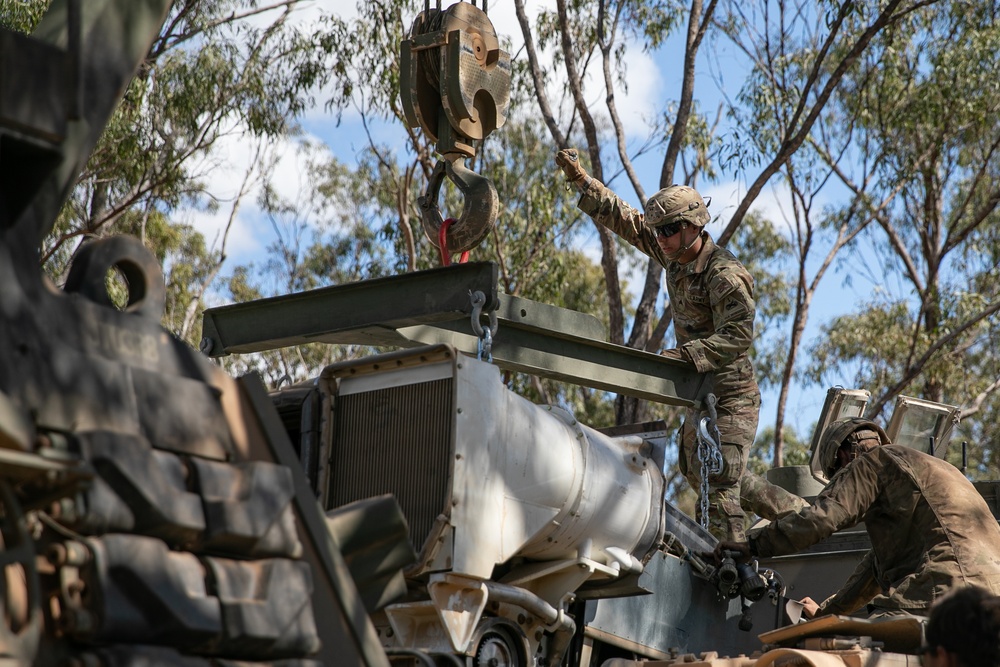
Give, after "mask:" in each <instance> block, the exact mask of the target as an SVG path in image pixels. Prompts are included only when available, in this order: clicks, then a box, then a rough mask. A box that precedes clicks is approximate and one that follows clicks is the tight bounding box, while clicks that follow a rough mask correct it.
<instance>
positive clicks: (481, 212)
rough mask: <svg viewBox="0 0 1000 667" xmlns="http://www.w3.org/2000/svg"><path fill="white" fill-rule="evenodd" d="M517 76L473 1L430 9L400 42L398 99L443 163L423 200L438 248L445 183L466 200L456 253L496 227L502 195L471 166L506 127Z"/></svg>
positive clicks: (452, 243)
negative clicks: (494, 133)
mask: <svg viewBox="0 0 1000 667" xmlns="http://www.w3.org/2000/svg"><path fill="white" fill-rule="evenodd" d="M484 7H485V3H484ZM510 72H511V65H510V55H509V54H508V53H507V52H505V51H503V50H501V49H500V40H499V39H498V37H497V34H496V31H495V29H494V28H493V24H492V22H490V20H489V18H488V17H487V15H486V12H484V11H483V10H481V9H479V8H477V7H476V6H475V5H474V4H469V3H468V2H457V3H455V4H453V5H452V6H451V7H449V8H448V9H446V10H444V11H442V10H441V9H440V2H438V8H437V9H431V8H430V3H429V1H428V2H426V3H425V10H424V11H423V12H421V13H420V14H418V15H417V18H416V19H415V20H414V21H413V25H412V26H411V27H410V35H409V38H408V39H405V40H403V42H401V43H400V82H399V93H400V102H401V103H402V107H403V112H404V115H405V117H406V122H407V124H408V125H409V126H410V127H414V128H417V127H419V128H421V129H422V130H423V131H424V132H425V133H426V134H427V136H429V137H430V138H431V139H433V140H434V141H435V142H436V151H437V153H438V154H439V155H440V156H441V159H440V160H439V161H438V163H437V165H436V166H435V168H434V171H433V172H432V174H431V177H430V180H429V182H428V184H427V190H426V191H425V192H424V194H423V196H421V197H420V198H419V200H418V203H419V205H420V217H421V221H422V222H423V227H424V232H425V233H426V234H427V236H428V238H429V239H430V240H431V242H432V243H434V245H438V243H439V242H438V231H439V230H440V228H441V225H442V224H443V222H444V217H445V216H443V215H442V214H441V211H440V209H439V207H438V199H439V195H440V192H441V185H442V184H443V182H444V179H445V178H448V179H449V180H451V182H452V183H453V184H454V185H455V187H456V188H457V189H458V190H459V192H461V194H462V195H463V197H464V198H465V203H464V206H463V209H462V214H461V216H459V217H458V218H457V221H456V222H455V223H454V224H453V225H451V226H450V227H449V228H448V230H447V236H446V238H447V246H448V250H449V251H450V252H463V251H465V250H470V249H471V248H474V247H476V246H477V245H479V243H480V242H481V241H482V240H483V239H484V238H485V237H486V235H487V234H489V232H490V230H491V229H492V228H493V225H494V224H495V223H496V218H497V214H498V212H499V201H498V198H497V193H496V188H494V187H493V184H492V182H490V180H489V179H488V178H487V177H485V176H483V175H481V174H477V173H476V172H474V171H472V170H471V169H469V168H468V167H467V166H466V164H465V161H466V159H468V158H473V157H475V155H476V150H477V144H479V143H481V142H482V140H483V139H485V138H486V136H487V135H488V134H489V133H490V132H492V131H493V130H495V129H497V128H498V127H500V126H502V125H503V124H504V122H506V120H507V110H508V108H509V106H510Z"/></svg>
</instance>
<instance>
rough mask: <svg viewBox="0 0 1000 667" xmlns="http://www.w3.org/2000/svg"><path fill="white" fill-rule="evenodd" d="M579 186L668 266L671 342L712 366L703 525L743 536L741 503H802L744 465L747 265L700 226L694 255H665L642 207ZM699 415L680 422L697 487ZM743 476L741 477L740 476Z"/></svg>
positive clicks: (749, 423) (775, 508)
mask: <svg viewBox="0 0 1000 667" xmlns="http://www.w3.org/2000/svg"><path fill="white" fill-rule="evenodd" d="M580 191H581V193H582V196H581V198H580V203H579V207H580V210H582V211H583V212H585V213H587V214H589V215H590V216H591V217H592V218H593V219H594V220H595V221H596V222H598V223H600V224H602V225H604V226H605V227H607V228H608V229H610V230H611V231H613V232H615V233H616V234H618V235H619V236H621V237H622V238H623V239H624V240H625V241H627V242H628V243H630V244H632V245H633V246H635V247H636V248H638V249H639V250H641V251H642V252H644V253H645V254H647V255H649V256H650V257H652V258H653V259H655V260H656V261H657V262H659V263H660V264H661V265H662V266H663V267H664V268H665V269H666V274H667V294H668V296H669V297H670V306H671V309H672V311H673V319H674V331H675V335H676V338H677V347H678V348H679V349H680V350H682V351H683V352H684V353H686V355H687V356H688V357H690V359H691V360H692V361H693V362H694V366H695V368H696V369H697V370H698V372H699V373H709V372H711V373H714V374H715V390H714V393H715V395H716V398H717V399H718V404H717V408H716V409H717V411H718V421H717V424H718V427H719V435H720V436H721V441H722V442H721V444H722V458H723V460H724V466H723V470H722V472H721V473H720V474H719V475H715V476H712V477H710V478H709V484H710V491H709V503H710V510H709V531H710V532H711V533H712V534H713V535H714V536H715V537H717V538H718V539H720V540H731V541H744V540H745V532H744V531H745V515H744V512H743V507H747V508H748V509H752V510H754V511H755V512H757V513H758V514H759V515H760V516H763V517H764V518H768V519H773V518H775V517H776V516H778V515H779V514H781V513H782V512H787V511H791V510H794V509H797V508H798V507H799V506H804V505H805V504H806V503H805V502H804V501H802V500H801V499H800V498H798V496H795V495H793V494H790V493H788V492H786V491H783V490H782V489H780V488H778V487H775V486H774V485H772V484H769V483H768V482H766V481H765V480H763V479H761V478H760V477H757V476H756V475H752V473H749V472H747V470H746V459H747V455H748V453H749V451H750V446H751V445H752V444H753V439H754V436H755V434H756V433H757V418H758V413H759V411H760V390H759V389H758V388H757V381H756V380H755V378H754V369H753V364H752V363H751V362H750V357H749V355H748V353H747V351H748V350H749V348H750V344H751V342H752V341H753V318H754V308H755V304H754V300H753V278H752V277H751V276H750V273H749V272H748V271H747V270H746V268H744V266H743V265H742V264H740V262H739V260H737V259H736V257H734V256H733V254H732V253H731V252H729V251H728V250H726V249H725V248H721V247H719V246H717V245H716V244H715V243H714V242H713V241H712V239H711V237H710V236H709V235H708V234H707V233H706V232H702V240H703V245H702V248H701V250H700V251H699V253H698V255H697V256H696V257H695V258H694V259H693V260H692V261H690V262H688V263H686V264H680V263H678V262H674V261H671V260H670V259H669V258H668V257H667V256H666V255H664V253H663V251H662V250H661V249H660V247H659V245H658V244H657V243H656V236H655V234H654V232H653V231H652V230H650V229H649V228H648V227H646V226H644V224H643V214H642V212H641V211H638V210H636V209H634V208H632V207H631V206H629V205H628V204H626V203H625V202H623V201H622V200H621V199H619V198H618V196H617V195H615V193H614V192H612V191H611V190H610V189H608V188H607V187H606V186H605V185H604V184H603V183H601V182H600V181H598V180H597V179H593V178H592V179H590V180H589V181H588V182H586V183H585V184H583V185H582V186H581V188H580ZM697 421H698V414H697V412H696V411H693V410H689V411H688V413H687V416H686V418H685V426H684V427H682V430H681V452H680V460H679V466H680V470H681V473H682V474H683V475H684V476H685V477H686V478H687V480H688V482H689V483H690V484H691V486H692V487H694V488H695V489H696V490H698V489H700V484H701V477H700V473H701V464H700V462H699V461H698V456H697V446H696V441H695V433H694V426H695V425H696V424H697ZM741 477H747V481H746V482H744V483H742V484H741V481H740V480H741ZM741 490H742V492H743V493H741ZM743 495H745V497H744V498H743V501H744V502H743V504H742V506H741V502H740V501H741V496H743Z"/></svg>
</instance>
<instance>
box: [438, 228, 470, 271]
mask: <svg viewBox="0 0 1000 667" xmlns="http://www.w3.org/2000/svg"><path fill="white" fill-rule="evenodd" d="M455 222H456V220H455V218H447V219H446V220H445V221H444V222H442V223H441V228H440V229H438V249H439V250H441V266H450V265H451V253H449V252H448V228H449V227H451V226H452V225H453V224H454V223H455ZM468 261H469V251H468V250H466V251H465V252H463V253H462V255H461V257H459V258H458V263H459V264H465V263H466V262H468Z"/></svg>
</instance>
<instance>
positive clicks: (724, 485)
mask: <svg viewBox="0 0 1000 667" xmlns="http://www.w3.org/2000/svg"><path fill="white" fill-rule="evenodd" d="M716 409H717V412H718V420H717V426H718V427H719V436H720V440H721V445H722V447H721V449H722V461H723V466H722V472H720V473H719V474H718V475H712V476H711V477H709V478H708V484H709V487H708V488H709V490H708V503H709V505H708V531H709V532H710V533H711V534H712V535H713V536H714V537H715V538H716V539H718V540H726V541H730V542H745V541H746V513H745V512H744V510H746V511H750V512H753V513H754V514H757V515H758V516H760V517H761V518H764V519H769V520H772V521H773V520H774V519H776V518H778V517H780V516H782V515H783V514H787V513H788V512H794V511H798V510H799V509H800V508H802V507H805V506H806V505H808V503H807V502H806V501H804V500H803V499H802V498H800V497H798V496H796V495H795V494H793V493H789V492H788V491H785V490H784V489H782V488H781V487H779V486H775V485H774V484H771V483H770V482H768V481H767V480H765V479H764V478H763V477H760V476H759V475H756V474H754V473H752V472H750V471H748V470H747V468H746V464H747V456H748V455H749V453H750V446H751V445H752V444H753V440H754V437H755V436H756V434H757V419H758V417H759V413H760V393H759V392H758V391H756V387H753V388H752V389H751V390H750V391H747V392H746V393H742V394H740V393H736V394H732V395H729V396H725V397H720V398H719V403H718V406H717V408H716ZM701 417H702V415H701V414H700V413H698V412H697V411H694V410H688V412H687V415H686V416H685V419H684V424H683V425H682V426H681V451H680V459H679V461H678V465H679V467H680V471H681V474H683V475H684V477H685V478H687V480H688V483H689V484H691V486H692V487H693V488H694V490H695V491H697V492H698V493H699V496H700V494H701V462H700V461H699V460H698V443H697V440H696V438H695V431H694V429H695V427H696V425H697V423H698V421H699V419H700V418H701ZM698 514H699V517H698V518H699V519H700V518H701V517H700V514H701V510H700V508H699V510H698Z"/></svg>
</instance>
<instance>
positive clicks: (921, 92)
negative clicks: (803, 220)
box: [811, 3, 1000, 443]
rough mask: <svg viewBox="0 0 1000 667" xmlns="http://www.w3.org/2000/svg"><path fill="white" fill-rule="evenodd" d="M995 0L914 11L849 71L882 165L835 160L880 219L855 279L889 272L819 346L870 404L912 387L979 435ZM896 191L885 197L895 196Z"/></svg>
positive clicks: (983, 420)
mask: <svg viewBox="0 0 1000 667" xmlns="http://www.w3.org/2000/svg"><path fill="white" fill-rule="evenodd" d="M997 11H998V10H997V8H996V7H995V6H993V5H992V4H991V3H951V4H948V5H935V6H933V7H927V8H925V9H923V10H922V11H919V12H914V13H913V14H911V15H910V16H909V17H907V20H906V22H905V23H904V24H901V25H899V26H898V30H897V31H894V32H892V33H887V34H885V35H884V36H882V38H881V41H882V43H883V48H882V52H883V53H882V57H881V58H879V59H878V60H877V61H876V60H866V61H865V62H864V63H863V67H861V68H860V69H859V70H858V72H857V75H856V76H855V77H852V79H851V86H850V87H851V91H850V92H851V95H850V96H845V98H844V100H845V104H846V105H851V106H852V107H853V114H852V115H853V116H854V117H856V118H857V119H858V120H857V121H856V122H855V123H854V125H853V126H852V128H851V132H852V133H853V134H854V135H855V136H856V137H857V139H856V141H855V144H856V146H858V150H859V152H860V159H861V161H862V162H863V163H864V164H868V165H872V167H873V173H874V176H875V177H874V178H872V179H868V180H867V182H866V183H859V180H858V178H857V176H856V172H851V171H849V170H848V169H846V168H839V169H838V170H837V174H838V178H840V179H841V180H842V182H843V184H844V185H846V186H847V187H848V188H849V189H850V191H851V192H852V193H853V194H854V196H855V197H856V200H857V202H858V206H859V207H863V210H864V213H865V214H866V215H868V216H870V217H871V219H872V220H873V221H874V222H875V225H874V226H873V227H872V228H871V229H870V230H868V231H867V232H866V235H865V239H864V245H865V246H866V247H867V248H868V249H869V252H867V253H864V254H863V255H862V253H856V254H855V256H864V257H866V259H867V261H866V262H865V263H864V265H863V266H859V265H857V264H855V265H853V266H851V268H852V269H853V271H854V274H855V276H856V279H869V280H871V281H872V282H874V283H875V284H877V285H879V289H878V290H877V291H875V292H874V293H873V298H872V299H871V300H870V301H869V302H868V303H866V304H864V305H863V308H862V309H860V310H859V311H858V312H856V313H854V314H852V315H849V316H845V317H842V318H839V319H838V320H836V321H834V322H832V323H831V324H830V325H829V327H827V329H826V333H827V339H826V340H824V341H822V342H821V343H820V344H818V345H817V346H816V347H815V348H814V350H813V357H814V358H813V364H812V366H811V370H812V373H813V376H814V377H815V378H817V379H823V378H826V377H829V376H830V375H831V373H833V372H835V369H836V368H838V367H843V366H849V367H851V368H854V369H855V371H856V377H855V379H856V382H857V383H858V384H859V385H861V386H865V387H871V388H872V389H873V391H874V393H875V398H874V400H873V404H872V406H871V411H872V413H873V414H875V415H877V414H880V413H883V412H884V411H885V410H886V409H887V408H888V406H889V405H891V403H892V401H893V400H894V399H895V398H896V397H897V396H899V395H900V394H902V393H906V394H909V395H917V396H920V397H923V398H927V399H929V400H934V401H943V402H948V403H953V404H956V405H958V406H961V407H962V411H963V418H964V419H965V420H966V423H965V424H963V426H962V429H963V431H964V432H965V433H966V435H967V436H968V435H974V436H975V438H974V439H975V440H976V441H978V442H980V443H983V442H986V443H988V442H991V441H992V440H995V438H996V436H997V435H1000V433H998V432H997V430H996V428H995V427H994V426H993V424H992V421H991V420H989V418H988V416H987V415H989V409H988V408H992V407H994V406H996V405H997V397H996V393H997V389H998V387H1000V382H998V378H1000V365H998V362H997V361H996V354H995V341H996V340H997V338H996V327H997V325H998V323H1000V320H998V316H997V313H998V311H1000V285H998V282H997V269H996V264H995V261H994V260H995V259H996V255H997V252H998V251H997V241H998V240H1000V239H998V237H997V234H998V231H997V230H998V223H1000V212H998V210H997V207H998V205H1000V186H998V177H1000V123H998V121H997V118H998V114H997V112H998V110H1000V86H998V84H997V82H996V77H995V76H994V73H995V69H996V55H995V54H996V49H997V46H998V45H1000V29H998V28H997V26H996V18H997V17H996V13H997ZM886 203H887V204H886Z"/></svg>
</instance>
